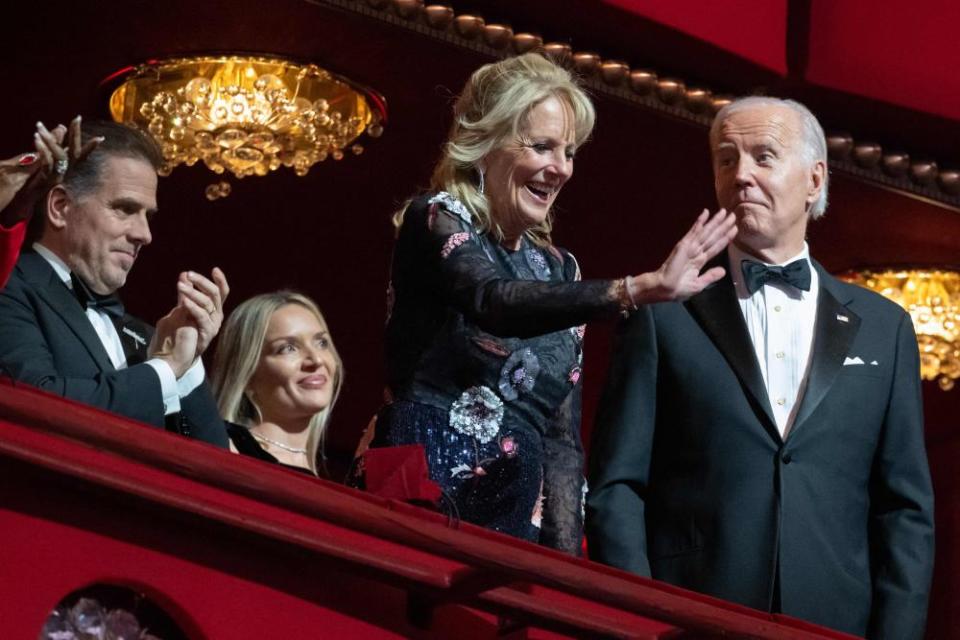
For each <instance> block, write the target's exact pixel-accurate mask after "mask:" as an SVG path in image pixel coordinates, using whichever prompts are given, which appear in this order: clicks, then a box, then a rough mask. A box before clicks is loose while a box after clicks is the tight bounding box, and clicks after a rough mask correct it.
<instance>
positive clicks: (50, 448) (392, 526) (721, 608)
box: [0, 386, 850, 640]
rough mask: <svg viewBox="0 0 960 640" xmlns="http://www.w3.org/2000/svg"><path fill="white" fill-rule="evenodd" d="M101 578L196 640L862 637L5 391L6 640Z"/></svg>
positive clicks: (1, 484) (0, 506)
mask: <svg viewBox="0 0 960 640" xmlns="http://www.w3.org/2000/svg"><path fill="white" fill-rule="evenodd" d="M91 584H110V585H120V586H127V587H130V588H131V589H133V590H135V591H137V592H138V593H142V594H144V595H146V596H147V597H148V598H150V599H151V600H152V601H154V602H155V603H157V604H158V605H159V606H161V608H163V609H165V610H166V612H167V613H168V614H169V615H170V616H171V617H172V618H173V619H174V620H175V621H176V623H177V624H178V625H179V626H180V627H181V628H182V630H183V631H184V633H185V635H186V636H187V637H189V638H215V639H220V638H326V637H331V638H347V637H349V638H371V637H457V638H493V637H505V636H509V637H524V636H525V637H531V638H546V637H556V635H557V634H560V635H566V636H573V637H584V636H590V637H594V636H613V637H624V638H628V637H629V638H694V637H695V638H703V637H715V636H724V637H738V638H771V639H772V638H776V639H777V640H784V639H797V640H799V639H807V640H812V639H815V638H849V637H850V636H846V635H844V634H840V633H837V632H833V631H830V630H827V629H823V628H819V627H816V626H814V625H810V624H807V623H804V622H801V621H797V620H793V619H791V618H788V617H785V616H779V615H770V614H766V613H762V612H758V611H754V610H751V609H747V608H744V607H740V606H737V605H733V604H730V603H726V602H723V601H720V600H716V599H713V598H709V597H706V596H703V595H699V594H695V593H691V592H689V591H684V590H682V589H679V588H676V587H672V586H669V585H666V584H662V583H658V582H656V581H653V580H648V579H643V578H639V577H636V576H633V575H630V574H627V573H624V572H621V571H617V570H615V569H611V568H609V567H605V566H602V565H599V564H596V563H592V562H588V561H586V560H581V559H577V558H570V557H567V556H565V555H563V554H560V553H557V552H553V551H551V550H548V549H543V548H540V547H536V546H534V545H530V544H526V543H523V542H518V541H516V540H513V539H511V538H508V537H505V536H502V535H499V534H495V533H492V532H489V531H485V530H483V529H480V528H477V527H474V526H471V525H467V524H459V525H455V524H453V523H450V522H448V520H447V519H446V518H444V517H442V516H440V515H438V514H435V513H432V512H427V511H424V510H421V509H418V508H415V507H412V506H409V505H406V504H402V503H397V502H393V501H388V500H383V499H379V498H377V497H375V496H371V495H367V494H364V493H362V492H358V491H355V490H352V489H348V488H345V487H342V486H339V485H337V484H334V483H331V482H326V481H322V480H315V479H312V478H309V477H306V476H303V475H302V474H298V473H295V472H292V471H288V470H285V469H283V468H279V467H274V466H271V465H267V464H264V463H261V462H258V461H256V460H251V459H247V458H242V457H240V456H237V455H233V454H230V453H228V452H225V451H220V450H217V449H214V448H212V447H210V446H208V445H205V444H203V443H200V442H195V441H192V440H187V439H184V438H181V437H179V436H175V435H171V434H168V433H165V432H162V431H160V430H157V429H153V428H150V427H146V426H144V425H142V424H139V423H136V422H132V421H129V420H125V419H123V418H120V417H117V416H114V415H112V414H108V413H105V412H103V411H99V410H97V409H93V408H90V407H86V406H82V405H79V404H76V403H73V402H69V401H66V400H63V399H60V398H56V397H52V396H49V395H47V394H45V393H42V392H39V391H35V390H32V389H25V388H19V387H18V388H13V387H10V386H0V629H2V631H0V634H2V637H4V638H15V639H17V638H24V639H29V640H34V639H35V638H37V635H38V633H39V631H40V629H41V626H42V625H43V623H44V620H45V619H46V617H47V616H48V614H49V613H50V611H51V609H52V608H53V607H54V606H55V605H56V604H57V602H58V601H60V599H61V598H63V597H64V596H65V595H66V594H68V593H71V592H73V591H76V590H77V589H81V588H83V587H84V586H85V585H91ZM511 634H517V635H511Z"/></svg>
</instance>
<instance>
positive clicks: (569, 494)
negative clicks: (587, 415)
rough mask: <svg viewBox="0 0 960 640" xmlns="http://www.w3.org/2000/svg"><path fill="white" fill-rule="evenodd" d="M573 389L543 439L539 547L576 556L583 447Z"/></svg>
mask: <svg viewBox="0 0 960 640" xmlns="http://www.w3.org/2000/svg"><path fill="white" fill-rule="evenodd" d="M581 392H582V384H581V383H577V385H576V386H575V387H574V388H573V390H572V391H571V392H570V395H568V396H567V399H566V400H564V402H563V404H561V405H560V408H559V409H558V410H557V413H556V415H555V416H554V417H553V420H552V421H551V423H550V424H549V425H547V431H546V433H545V434H544V437H543V454H544V463H543V496H544V500H543V520H542V522H541V528H540V544H542V545H544V546H548V547H552V548H554V549H559V550H560V551H564V552H566V553H570V554H573V555H577V556H578V555H580V550H581V544H582V542H583V507H582V503H583V483H584V479H583V446H582V445H581V443H580V397H581V395H582V393H581Z"/></svg>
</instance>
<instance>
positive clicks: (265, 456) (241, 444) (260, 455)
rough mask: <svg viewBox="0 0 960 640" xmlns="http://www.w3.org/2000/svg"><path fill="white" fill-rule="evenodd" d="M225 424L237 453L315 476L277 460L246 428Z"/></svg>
mask: <svg viewBox="0 0 960 640" xmlns="http://www.w3.org/2000/svg"><path fill="white" fill-rule="evenodd" d="M225 423H226V425H227V436H228V437H229V438H230V442H232V443H233V446H234V447H236V449H237V453H239V454H241V455H245V456H250V457H251V458H256V459H257V460H263V461H264V462H272V463H273V464H278V465H280V466H281V467H285V468H287V469H293V470H294V471H300V472H302V473H306V474H308V475H310V476H313V473H312V472H311V471H310V470H309V469H304V468H303V467H295V466H293V465H292V464H284V463H282V462H280V461H279V460H277V459H276V458H275V457H274V456H273V454H271V453H270V452H269V451H265V450H264V448H263V447H261V446H260V443H259V442H257V439H256V438H254V437H253V436H252V435H250V430H249V429H247V428H246V427H244V426H241V425H239V424H234V423H233V422H226V421H225ZM321 477H322V476H321Z"/></svg>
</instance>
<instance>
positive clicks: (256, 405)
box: [213, 291, 343, 476]
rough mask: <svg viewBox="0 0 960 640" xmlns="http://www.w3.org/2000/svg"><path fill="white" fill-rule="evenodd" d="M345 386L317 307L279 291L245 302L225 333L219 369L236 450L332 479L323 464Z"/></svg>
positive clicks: (216, 377) (217, 381)
mask: <svg viewBox="0 0 960 640" xmlns="http://www.w3.org/2000/svg"><path fill="white" fill-rule="evenodd" d="M342 380H343V364H342V362H341V361H340V356H339V355H338V354H337V350H336V348H335V347H334V346H333V340H332V339H331V338H330V332H329V330H328V329H327V323H326V321H325V320H324V319H323V314H322V313H320V309H319V308H317V305H316V303H314V302H313V300H311V299H310V298H308V297H306V296H304V295H302V294H299V293H294V292H292V291H277V292H275V293H265V294H261V295H258V296H254V297H253V298H250V299H249V300H247V301H246V302H244V303H242V304H241V305H240V306H238V307H237V308H236V309H235V310H234V311H233V313H231V314H230V317H229V318H228V319H227V322H226V324H225V325H224V328H223V329H222V330H221V332H220V344H219V345H218V347H217V355H216V358H215V360H214V367H213V391H214V395H215V396H216V399H217V405H218V406H219V408H220V414H221V415H222V416H223V418H224V420H226V421H227V432H228V434H229V436H230V448H231V450H232V451H234V452H237V453H241V454H244V455H248V456H252V457H254V458H258V459H260V460H266V461H268V462H275V463H279V464H282V465H284V466H287V467H291V468H294V469H297V470H300V471H305V472H309V473H312V474H314V475H317V476H325V475H326V472H325V469H324V467H323V465H322V463H321V464H320V465H318V463H317V458H318V454H319V455H322V444H323V437H324V433H325V431H326V427H327V423H328V422H329V420H330V413H331V411H332V410H333V405H334V403H335V402H336V400H337V395H338V394H339V393H340V384H341V381H342Z"/></svg>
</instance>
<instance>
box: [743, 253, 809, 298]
mask: <svg viewBox="0 0 960 640" xmlns="http://www.w3.org/2000/svg"><path fill="white" fill-rule="evenodd" d="M740 268H741V269H743V283H744V284H745V285H747V291H749V292H750V295H753V294H754V293H755V292H756V291H757V289H759V288H760V287H762V286H763V285H765V284H766V283H768V282H785V283H787V284H789V285H793V286H794V287H796V288H797V289H802V290H803V291H810V263H809V261H807V260H804V259H800V260H794V261H793V262H791V263H790V264H788V265H785V266H782V267H771V266H767V265H765V264H763V263H762V262H757V261H755V260H744V261H743V262H741V263H740Z"/></svg>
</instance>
